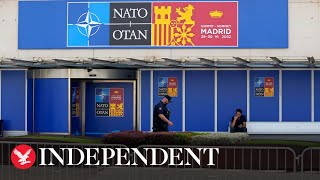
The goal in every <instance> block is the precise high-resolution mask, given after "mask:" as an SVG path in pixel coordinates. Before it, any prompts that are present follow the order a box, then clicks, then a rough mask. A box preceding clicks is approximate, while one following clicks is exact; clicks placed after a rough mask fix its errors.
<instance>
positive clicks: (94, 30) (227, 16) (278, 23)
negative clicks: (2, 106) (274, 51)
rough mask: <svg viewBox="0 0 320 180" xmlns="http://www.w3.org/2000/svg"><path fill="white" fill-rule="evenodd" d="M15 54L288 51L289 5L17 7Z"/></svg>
mask: <svg viewBox="0 0 320 180" xmlns="http://www.w3.org/2000/svg"><path fill="white" fill-rule="evenodd" d="M18 41H19V42H18V48H19V49H75V48H222V47H223V48H226V47H227V48H288V0H250V1H248V0H234V1H225V0H220V1H213V0H210V1H206V0H204V1H172V0H165V1H145V0H140V1H133V0H126V1H125V3H124V1H120V0H114V1H101V0H100V1H93V0H91V1H84V0H69V1H67V0H49V1H48V0H46V1H41V0H37V1H20V2H19V37H18Z"/></svg>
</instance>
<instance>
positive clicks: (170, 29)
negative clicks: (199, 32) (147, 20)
mask: <svg viewBox="0 0 320 180" xmlns="http://www.w3.org/2000/svg"><path fill="white" fill-rule="evenodd" d="M193 11H194V7H193V6H192V5H191V4H189V5H188V6H186V7H183V8H182V9H181V7H178V8H176V10H175V13H177V15H178V17H177V18H176V19H171V13H173V12H172V6H167V7H165V6H160V7H159V6H155V7H154V17H155V23H154V24H153V25H152V31H153V34H155V35H154V36H152V40H151V41H152V45H156V46H187V45H189V46H190V45H191V46H194V43H193V42H192V39H193V37H194V36H195V34H194V33H192V28H193V26H194V25H195V21H194V20H193V19H192V16H193Z"/></svg>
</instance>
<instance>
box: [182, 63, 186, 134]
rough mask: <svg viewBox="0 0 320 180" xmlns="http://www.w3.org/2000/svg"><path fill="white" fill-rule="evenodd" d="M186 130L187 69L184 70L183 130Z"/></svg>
mask: <svg viewBox="0 0 320 180" xmlns="http://www.w3.org/2000/svg"><path fill="white" fill-rule="evenodd" d="M185 130H186V70H185V69H184V70H182V131H183V132H184V131H185Z"/></svg>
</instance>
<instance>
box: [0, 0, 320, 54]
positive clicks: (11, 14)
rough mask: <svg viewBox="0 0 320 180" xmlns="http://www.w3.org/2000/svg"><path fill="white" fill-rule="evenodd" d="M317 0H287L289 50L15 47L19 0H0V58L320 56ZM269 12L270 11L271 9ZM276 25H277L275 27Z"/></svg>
mask: <svg viewBox="0 0 320 180" xmlns="http://www.w3.org/2000/svg"><path fill="white" fill-rule="evenodd" d="M319 9H320V0H289V48H288V49H227V50H225V49H103V50H102V49H100V50H18V48H17V47H18V0H0V59H1V58H2V57H4V58H13V57H15V58H20V59H30V58H37V57H42V58H48V59H50V58H68V59H69V58H75V57H80V58H93V57H95V58H103V59H106V58H127V57H131V58H139V59H150V58H156V59H157V58H163V57H167V58H173V59H185V58H191V59H193V58H198V57H212V58H213V57H216V58H226V59H228V58H230V59H231V57H232V56H239V57H242V58H248V59H266V58H267V57H266V56H277V57H280V58H281V59H302V58H303V59H306V57H308V56H314V57H315V58H316V59H320V47H319V44H320V11H319ZM270 13H272V11H271V12H270ZM275 28H276V27H275Z"/></svg>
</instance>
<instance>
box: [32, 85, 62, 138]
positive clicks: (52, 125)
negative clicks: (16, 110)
mask: <svg viewBox="0 0 320 180" xmlns="http://www.w3.org/2000/svg"><path fill="white" fill-rule="evenodd" d="M34 86H35V100H34V101H35V124H34V126H35V132H55V133H68V79H35V84H34Z"/></svg>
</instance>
